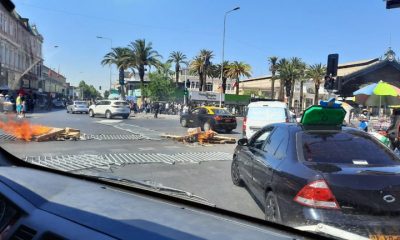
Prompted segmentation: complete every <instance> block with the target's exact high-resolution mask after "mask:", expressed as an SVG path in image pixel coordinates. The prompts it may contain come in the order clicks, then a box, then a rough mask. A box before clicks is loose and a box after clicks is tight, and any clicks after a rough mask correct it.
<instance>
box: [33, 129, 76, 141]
mask: <svg viewBox="0 0 400 240" xmlns="http://www.w3.org/2000/svg"><path fill="white" fill-rule="evenodd" d="M80 135H81V132H80V131H79V130H78V129H73V128H53V129H52V130H50V132H48V133H45V134H42V135H39V136H34V137H33V138H32V141H36V142H44V141H51V140H58V141H60V140H78V139H79V138H80Z"/></svg>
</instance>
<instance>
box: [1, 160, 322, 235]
mask: <svg viewBox="0 0 400 240" xmlns="http://www.w3.org/2000/svg"><path fill="white" fill-rule="evenodd" d="M272 226H274V224H272ZM305 236H308V237H304V235H302V234H299V232H297V233H296V231H295V233H293V232H290V231H286V230H285V228H281V229H280V228H279V227H278V228H276V226H275V227H271V226H269V227H268V226H267V225H265V224H263V223H261V221H260V223H259V224H254V223H252V222H248V221H245V220H241V219H238V218H235V217H232V216H227V215H224V214H220V213H218V211H216V212H213V211H208V210H203V209H201V208H197V207H192V206H190V205H186V204H182V203H179V202H171V201H169V200H163V199H161V198H155V197H154V196H147V195H145V194H140V193H135V192H132V191H126V190H124V189H120V188H116V187H113V186H110V185H107V184H101V183H97V182H91V181H87V180H82V179H76V178H73V177H69V176H63V175H60V174H56V173H50V172H47V171H43V170H38V169H32V168H26V167H15V166H3V167H0V239H1V240H3V239H19V240H36V239H38V240H46V239H54V240H59V239H196V240H197V239H199V240H200V239H314V238H315V239H317V238H318V239H321V237H313V236H314V235H307V234H306V235H305Z"/></svg>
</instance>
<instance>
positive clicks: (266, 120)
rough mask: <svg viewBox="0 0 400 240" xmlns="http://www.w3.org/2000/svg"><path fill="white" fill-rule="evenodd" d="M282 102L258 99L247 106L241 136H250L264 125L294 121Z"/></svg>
mask: <svg viewBox="0 0 400 240" xmlns="http://www.w3.org/2000/svg"><path fill="white" fill-rule="evenodd" d="M294 121H295V120H294V119H293V117H292V116H291V115H290V112H289V109H288V107H287V105H286V103H284V102H279V101H260V102H252V103H250V104H249V105H248V106H247V110H246V114H245V117H244V119H243V137H245V138H248V139H249V138H250V137H251V136H253V134H254V133H255V132H257V131H258V130H260V129H261V128H262V127H264V126H265V125H268V124H271V123H280V122H294Z"/></svg>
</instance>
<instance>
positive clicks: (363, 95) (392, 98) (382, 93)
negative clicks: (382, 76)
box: [353, 81, 400, 107]
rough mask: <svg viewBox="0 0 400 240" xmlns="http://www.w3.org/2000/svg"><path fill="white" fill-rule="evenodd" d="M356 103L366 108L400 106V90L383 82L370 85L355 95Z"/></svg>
mask: <svg viewBox="0 0 400 240" xmlns="http://www.w3.org/2000/svg"><path fill="white" fill-rule="evenodd" d="M353 95H354V96H355V102H356V103H358V104H362V105H364V106H379V107H380V106H382V105H385V106H388V105H399V104H400V89H399V88H397V87H395V86H393V85H391V84H389V83H386V82H383V81H379V82H378V83H373V84H370V85H368V86H366V87H363V88H361V89H359V90H357V91H355V92H354V93H353Z"/></svg>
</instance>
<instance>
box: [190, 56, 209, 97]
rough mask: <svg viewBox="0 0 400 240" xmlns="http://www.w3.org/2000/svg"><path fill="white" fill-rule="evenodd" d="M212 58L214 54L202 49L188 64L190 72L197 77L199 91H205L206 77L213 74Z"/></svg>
mask: <svg viewBox="0 0 400 240" xmlns="http://www.w3.org/2000/svg"><path fill="white" fill-rule="evenodd" d="M213 57H214V54H213V52H212V51H210V50H206V49H202V50H200V53H199V54H198V55H197V56H196V57H194V59H193V61H192V62H191V63H190V66H189V68H190V71H191V72H192V73H194V74H196V75H198V76H199V80H200V81H199V83H200V84H199V85H200V87H199V89H200V91H206V82H207V76H212V74H213V68H212V66H213V65H212V63H211V59H212V58H213Z"/></svg>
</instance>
